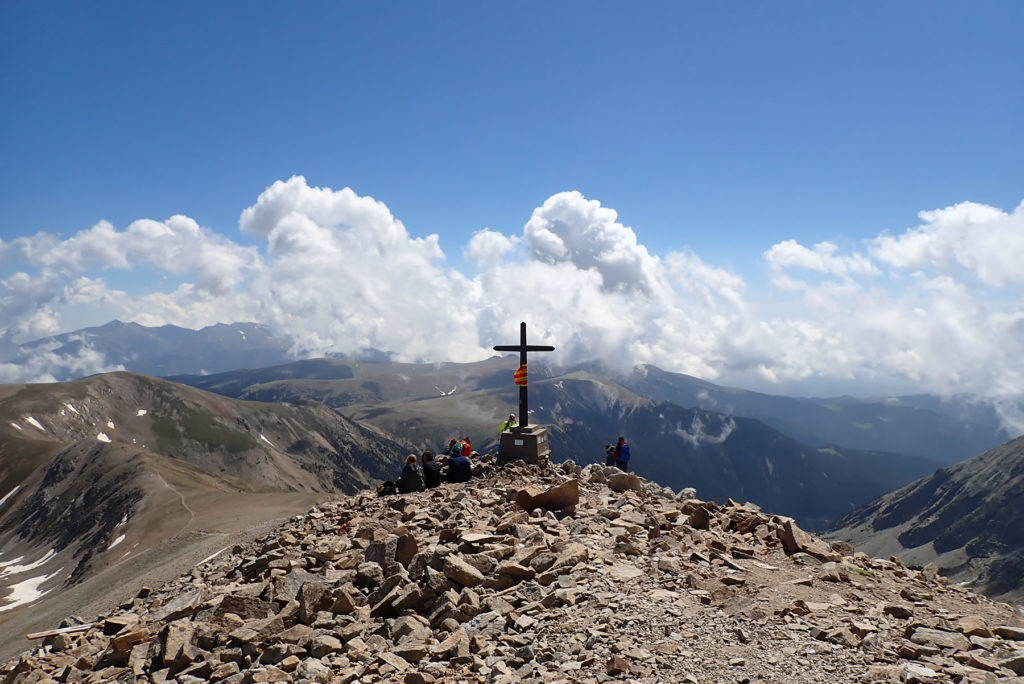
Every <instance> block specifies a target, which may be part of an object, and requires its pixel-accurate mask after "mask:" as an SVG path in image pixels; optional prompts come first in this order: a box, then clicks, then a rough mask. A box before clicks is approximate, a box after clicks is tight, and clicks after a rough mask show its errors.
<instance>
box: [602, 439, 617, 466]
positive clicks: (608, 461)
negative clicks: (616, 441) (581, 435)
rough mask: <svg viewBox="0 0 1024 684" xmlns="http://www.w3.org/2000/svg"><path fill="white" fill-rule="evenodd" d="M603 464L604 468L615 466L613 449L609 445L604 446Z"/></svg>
mask: <svg viewBox="0 0 1024 684" xmlns="http://www.w3.org/2000/svg"><path fill="white" fill-rule="evenodd" d="M604 464H605V465H606V466H613V465H615V447H613V446H612V445H611V444H605V445H604Z"/></svg>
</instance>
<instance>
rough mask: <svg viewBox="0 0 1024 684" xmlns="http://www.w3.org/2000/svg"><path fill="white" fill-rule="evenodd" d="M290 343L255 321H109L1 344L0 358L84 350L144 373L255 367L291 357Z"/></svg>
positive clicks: (62, 372)
mask: <svg viewBox="0 0 1024 684" xmlns="http://www.w3.org/2000/svg"><path fill="white" fill-rule="evenodd" d="M290 346H291V343H290V342H289V341H288V340H287V339H286V338H284V337H282V336H280V335H277V334H275V333H274V332H273V331H272V330H271V329H270V328H268V327H266V326H263V325H260V324H258V323H232V324H230V325H228V324H223V323H219V324H217V325H211V326H209V327H206V328H203V329H201V330H189V329H188V328H179V327H177V326H174V325H164V326H161V327H158V328H153V327H147V326H143V325H139V324H138V323H122V322H121V321H112V322H110V323H107V324H106V325H101V326H99V327H95V328H85V329H82V330H76V331H75V332H70V333H64V334H62V335H55V336H53V337H45V338H43V339H40V340H35V341H33V342H28V343H25V344H22V345H18V346H16V347H8V348H7V349H6V350H4V349H0V362H9V363H24V362H25V360H26V359H28V358H30V357H32V356H34V355H38V354H41V353H48V354H51V355H54V356H55V357H65V358H70V359H74V358H77V357H79V356H80V355H81V354H82V352H83V351H84V350H87V349H88V350H92V351H94V352H97V353H98V354H100V355H102V357H103V358H104V359H105V361H106V364H107V366H108V367H117V366H123V367H124V369H125V370H129V371H133V372H135V373H144V374H146V375H157V376H161V375H175V374H179V373H217V372H219V371H226V370H234V369H236V368H260V367H263V366H272V365H276V364H280V363H286V362H288V361H290V360H293V357H291V356H289V354H288V350H289V347H290ZM73 368H74V366H68V367H64V368H61V367H60V366H57V367H56V368H55V369H54V374H55V376H56V379H57V380H60V381H66V380H74V379H76V377H77V376H76V375H74V372H73V370H72V369H73Z"/></svg>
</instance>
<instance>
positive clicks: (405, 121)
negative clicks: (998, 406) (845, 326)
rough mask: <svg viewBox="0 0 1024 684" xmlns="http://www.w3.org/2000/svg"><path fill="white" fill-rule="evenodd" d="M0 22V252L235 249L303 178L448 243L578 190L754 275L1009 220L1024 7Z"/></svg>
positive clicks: (150, 8) (161, 10)
mask: <svg viewBox="0 0 1024 684" xmlns="http://www.w3.org/2000/svg"><path fill="white" fill-rule="evenodd" d="M3 14H4V15H5V17H4V21H3V22H2V23H3V26H4V28H3V29H0V31H2V35H0V43H2V47H0V62H2V65H3V90H4V92H5V93H6V95H5V97H4V98H3V101H4V104H3V105H2V109H0V112H2V114H0V115H2V118H3V121H4V126H3V133H2V138H0V149H2V156H3V157H4V159H6V160H7V161H6V163H4V164H3V165H2V168H0V174H2V175H0V187H2V188H3V190H2V192H3V195H2V196H0V231H2V232H0V235H2V236H3V237H5V238H9V237H13V236H17V235H22V234H26V233H29V232H34V231H36V230H47V231H54V232H60V233H64V234H68V233H71V232H73V231H75V230H78V229H81V228H85V227H88V226H89V225H91V224H92V223H94V222H95V221H97V220H99V219H107V220H110V221H112V222H114V223H115V225H125V224H126V223H128V222H129V221H131V220H134V219H136V218H140V217H150V218H156V219H163V218H166V217H168V216H170V215H172V214H174V213H184V214H187V215H189V216H192V217H194V218H196V219H197V220H198V221H199V222H200V223H201V224H203V225H206V226H209V227H212V228H214V229H215V230H218V231H223V232H235V231H236V226H237V223H236V222H237V218H238V213H239V211H240V209H241V208H242V207H244V206H248V204H249V203H251V201H252V199H253V198H254V197H255V196H256V195H257V194H258V193H259V192H260V191H261V190H262V189H263V188H264V187H266V186H267V185H268V184H270V183H271V182H273V181H274V180H276V179H279V178H287V177H289V176H291V175H292V174H302V175H305V176H306V177H307V178H308V179H309V180H310V182H311V183H315V184H317V185H327V186H330V187H343V186H350V187H352V188H353V189H354V190H356V191H357V192H359V193H360V194H369V195H372V196H373V197H375V198H377V199H380V200H382V201H384V202H386V203H387V204H388V206H389V207H391V208H392V210H393V212H394V213H395V215H396V216H398V217H399V218H401V219H402V220H403V221H404V222H405V223H406V225H407V227H408V228H409V229H410V231H411V232H412V233H414V234H428V233H431V232H437V233H439V234H441V235H442V238H443V239H444V240H445V242H447V241H448V240H449V236H451V238H450V239H451V240H452V242H458V243H461V242H463V241H464V240H465V239H466V238H468V236H469V234H470V233H471V232H472V231H475V230H478V229H480V228H482V227H484V226H490V227H492V228H494V229H496V230H506V231H508V230H513V229H517V228H519V227H521V226H522V224H523V223H524V222H525V221H526V219H527V218H528V214H529V211H530V210H531V209H532V208H533V207H535V206H537V205H538V204H540V203H541V202H542V201H543V200H544V199H545V198H546V197H548V196H549V195H551V194H553V193H555V192H559V191H562V190H580V191H581V192H583V193H584V194H586V195H587V196H588V197H595V198H598V199H600V200H601V201H602V203H604V204H605V205H607V206H612V207H615V208H616V209H617V210H618V211H619V214H620V217H621V219H622V220H623V222H624V223H626V224H627V225H630V226H632V227H634V229H635V230H637V231H638V232H639V233H640V235H641V237H642V238H643V240H644V241H645V242H646V243H647V244H649V245H650V246H652V247H653V248H654V249H658V250H660V249H665V248H675V247H680V246H683V245H689V246H691V247H693V248H695V249H697V250H699V251H700V252H701V253H702V254H705V255H706V256H708V257H711V256H715V257H716V258H719V257H720V258H724V259H726V260H728V261H730V262H732V263H734V264H735V265H736V266H737V267H738V268H746V267H747V265H746V264H745V259H746V258H749V257H750V256H751V255H756V254H759V253H760V252H761V251H763V249H764V246H765V245H764V243H765V242H766V241H767V242H774V241H776V240H777V239H785V238H795V239H808V240H820V239H836V238H847V239H857V238H859V237H861V236H863V235H866V234H875V233H877V232H878V231H880V230H883V229H889V230H902V229H903V228H905V227H907V226H909V225H912V224H913V223H914V219H915V215H916V213H917V211H919V210H921V209H930V208H937V207H942V206H947V205H949V204H953V203H955V202H959V201H963V200H972V201H976V202H984V203H988V204H993V205H995V206H1000V207H1003V208H1012V207H1013V206H1015V205H1016V204H1017V203H1018V202H1019V201H1020V200H1021V199H1022V195H1024V193H1022V191H1021V189H1022V187H1024V183H1022V179H1024V164H1021V159H1020V151H1021V147H1022V135H1024V134H1022V130H1024V126H1021V125H1020V121H1021V120H1024V106H1022V101H1024V96H1022V92H1021V90H1022V86H1021V83H1022V74H1024V57H1022V55H1024V51H1022V49H1021V47H1020V42H1021V41H1020V33H1019V32H1020V29H1021V26H1024V7H1022V6H1021V5H1020V4H1019V3H1010V2H999V3H986V2H981V3H933V2H928V3H915V2H904V3H856V4H854V3H850V4H839V3H835V4H832V5H831V6H825V7H822V5H821V4H820V3H746V4H738V3H737V4H733V3H686V2H680V3H669V2H664V3H608V2H606V3H594V2H586V3H578V2H576V3H573V2H566V3H529V2H527V3H504V4H503V3H468V2H446V3H423V2H407V3H353V2H330V3H325V2H321V3H302V4H300V5H291V4H281V5H277V4H275V5H272V4H270V3H258V4H255V5H254V4H252V3H233V2H218V3H170V4H157V3H135V2H131V3H128V2H104V3H71V2H54V3H7V4H5V6H4V8H3ZM723 236H729V237H730V238H732V240H730V242H729V243H726V242H724V241H723V240H722V239H721V238H722V237H723ZM733 240H735V241H738V243H737V242H734V241H733ZM748 240H749V242H750V246H749V248H747V249H744V248H743V247H742V246H741V245H742V243H743V242H745V241H748ZM744 253H746V254H745V255H744ZM734 255H735V256H734ZM741 255H743V256H741Z"/></svg>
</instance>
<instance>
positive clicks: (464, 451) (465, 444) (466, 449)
mask: <svg viewBox="0 0 1024 684" xmlns="http://www.w3.org/2000/svg"><path fill="white" fill-rule="evenodd" d="M471 453H473V445H472V444H470V443H469V437H463V438H462V448H461V450H460V451H459V454H460V455H461V456H469V455H470V454H471Z"/></svg>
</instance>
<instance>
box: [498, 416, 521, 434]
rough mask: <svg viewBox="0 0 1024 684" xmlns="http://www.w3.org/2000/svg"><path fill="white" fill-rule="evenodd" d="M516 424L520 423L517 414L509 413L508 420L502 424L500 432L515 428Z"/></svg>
mask: <svg viewBox="0 0 1024 684" xmlns="http://www.w3.org/2000/svg"><path fill="white" fill-rule="evenodd" d="M516 425H518V423H516V414H514V413H510V414H508V420H506V421H505V422H504V423H502V424H501V430H499V431H498V432H505V431H506V430H508V429H509V428H514V427H515V426H516Z"/></svg>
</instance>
